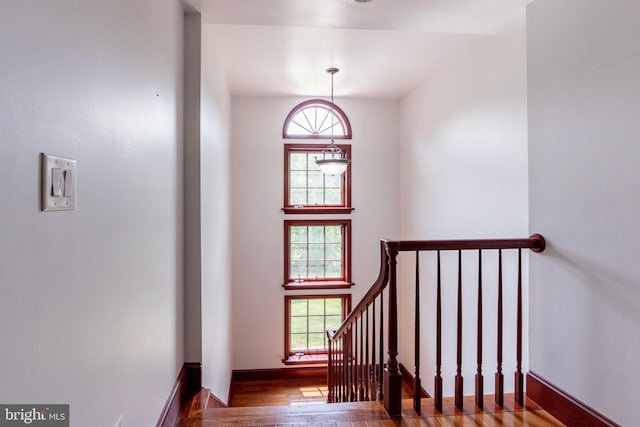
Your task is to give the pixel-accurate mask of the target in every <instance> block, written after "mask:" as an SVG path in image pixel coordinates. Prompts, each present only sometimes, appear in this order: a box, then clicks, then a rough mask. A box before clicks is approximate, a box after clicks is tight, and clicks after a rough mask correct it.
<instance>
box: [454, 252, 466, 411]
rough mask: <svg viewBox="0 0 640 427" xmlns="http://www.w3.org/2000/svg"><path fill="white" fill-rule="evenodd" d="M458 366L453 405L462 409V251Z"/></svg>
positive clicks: (459, 264)
mask: <svg viewBox="0 0 640 427" xmlns="http://www.w3.org/2000/svg"><path fill="white" fill-rule="evenodd" d="M456 362H457V364H458V367H457V370H456V392H455V393H456V395H455V404H456V407H457V408H458V409H462V406H463V405H462V397H463V393H464V389H463V385H464V383H463V378H462V251H460V250H458V327H457V355H456Z"/></svg>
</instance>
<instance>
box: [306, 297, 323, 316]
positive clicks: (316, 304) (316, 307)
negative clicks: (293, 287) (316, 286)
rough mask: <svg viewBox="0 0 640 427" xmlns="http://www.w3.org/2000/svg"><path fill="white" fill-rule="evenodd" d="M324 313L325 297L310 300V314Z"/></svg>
mask: <svg viewBox="0 0 640 427" xmlns="http://www.w3.org/2000/svg"><path fill="white" fill-rule="evenodd" d="M312 314H315V315H324V298H313V299H310V300H309V315H312Z"/></svg>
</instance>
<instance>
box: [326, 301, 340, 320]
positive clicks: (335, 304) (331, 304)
mask: <svg viewBox="0 0 640 427" xmlns="http://www.w3.org/2000/svg"><path fill="white" fill-rule="evenodd" d="M325 301H326V305H327V308H326V313H327V314H337V315H338V316H339V317H340V316H342V299H340V298H327V299H326V300H325Z"/></svg>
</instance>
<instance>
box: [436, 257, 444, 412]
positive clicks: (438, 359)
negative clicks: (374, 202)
mask: <svg viewBox="0 0 640 427" xmlns="http://www.w3.org/2000/svg"><path fill="white" fill-rule="evenodd" d="M437 282H438V283H437V289H436V293H437V295H436V377H435V384H434V391H435V402H434V404H435V407H436V409H437V410H438V412H440V413H442V372H441V369H442V297H441V287H442V281H441V278H440V251H438V266H437Z"/></svg>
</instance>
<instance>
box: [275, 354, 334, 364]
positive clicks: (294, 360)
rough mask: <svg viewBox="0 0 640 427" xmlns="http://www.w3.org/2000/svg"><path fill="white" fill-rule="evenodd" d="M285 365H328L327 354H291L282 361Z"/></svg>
mask: <svg viewBox="0 0 640 427" xmlns="http://www.w3.org/2000/svg"><path fill="white" fill-rule="evenodd" d="M282 363H284V364H285V365H326V364H327V355H326V354H305V355H304V356H300V357H298V356H296V355H291V356H289V358H288V359H284V360H283V361H282Z"/></svg>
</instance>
